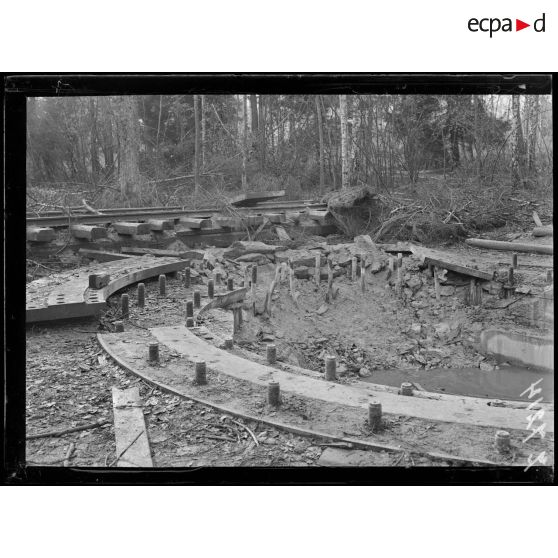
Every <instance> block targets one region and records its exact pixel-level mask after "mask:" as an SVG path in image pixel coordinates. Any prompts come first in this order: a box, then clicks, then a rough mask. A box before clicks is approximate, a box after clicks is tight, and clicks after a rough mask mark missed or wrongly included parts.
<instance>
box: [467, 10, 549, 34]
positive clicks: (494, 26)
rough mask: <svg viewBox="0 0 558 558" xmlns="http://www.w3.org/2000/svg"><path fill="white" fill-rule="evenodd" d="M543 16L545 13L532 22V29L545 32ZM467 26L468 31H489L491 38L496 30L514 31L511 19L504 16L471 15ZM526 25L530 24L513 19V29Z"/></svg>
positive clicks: (524, 27)
mask: <svg viewBox="0 0 558 558" xmlns="http://www.w3.org/2000/svg"><path fill="white" fill-rule="evenodd" d="M545 16H546V14H543V15H542V16H541V17H540V18H539V19H536V20H535V21H534V22H533V30H534V31H535V32H537V33H544V32H545V23H546V22H545ZM467 27H468V28H469V31H472V32H473V33H477V32H478V31H482V32H483V33H490V38H492V35H493V34H494V33H497V32H498V31H503V32H511V31H514V29H513V24H512V19H511V18H509V17H505V18H503V19H500V18H498V17H490V18H489V17H485V18H483V19H477V18H476V17H472V18H471V19H470V20H469V22H468V24H467ZM527 27H531V24H530V23H525V22H524V21H521V20H520V19H516V20H515V31H521V30H522V29H526V28H527Z"/></svg>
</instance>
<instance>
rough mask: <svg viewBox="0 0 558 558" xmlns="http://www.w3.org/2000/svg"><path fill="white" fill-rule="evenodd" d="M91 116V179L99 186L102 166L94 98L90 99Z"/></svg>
mask: <svg viewBox="0 0 558 558" xmlns="http://www.w3.org/2000/svg"><path fill="white" fill-rule="evenodd" d="M89 115H90V118H91V145H90V151H89V152H90V155H91V177H92V179H93V184H97V182H98V181H99V174H100V171H101V165H100V163H99V151H98V139H97V136H98V134H97V103H96V101H95V99H93V97H89Z"/></svg>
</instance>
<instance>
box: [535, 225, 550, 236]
mask: <svg viewBox="0 0 558 558" xmlns="http://www.w3.org/2000/svg"><path fill="white" fill-rule="evenodd" d="M552 234H553V231H552V225H546V226H543V227H535V228H534V229H533V236H552Z"/></svg>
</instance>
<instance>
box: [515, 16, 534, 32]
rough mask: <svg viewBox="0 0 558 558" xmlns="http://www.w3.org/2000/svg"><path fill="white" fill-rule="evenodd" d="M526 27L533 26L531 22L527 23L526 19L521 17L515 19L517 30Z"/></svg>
mask: <svg viewBox="0 0 558 558" xmlns="http://www.w3.org/2000/svg"><path fill="white" fill-rule="evenodd" d="M526 27H531V24H530V23H525V22H524V21H521V20H520V19H516V20H515V30H516V31H521V30H522V29H525V28H526Z"/></svg>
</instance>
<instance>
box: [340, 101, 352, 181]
mask: <svg viewBox="0 0 558 558" xmlns="http://www.w3.org/2000/svg"><path fill="white" fill-rule="evenodd" d="M339 119H340V121H341V188H348V187H349V164H350V161H349V150H348V140H349V137H348V136H349V131H348V125H347V95H339Z"/></svg>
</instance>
